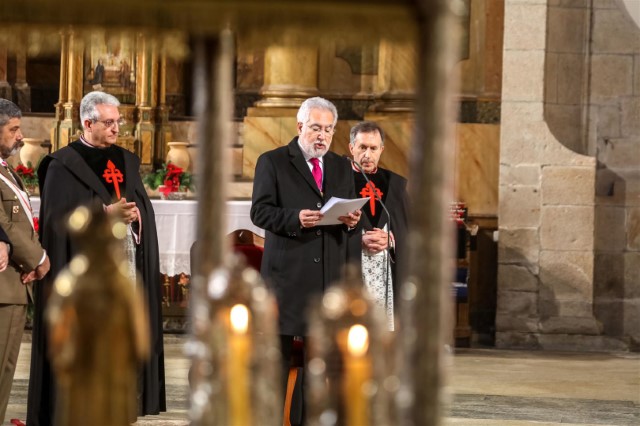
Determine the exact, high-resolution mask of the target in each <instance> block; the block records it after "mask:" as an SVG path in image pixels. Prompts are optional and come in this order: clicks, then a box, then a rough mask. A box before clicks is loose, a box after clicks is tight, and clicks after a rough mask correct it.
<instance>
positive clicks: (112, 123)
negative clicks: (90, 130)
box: [93, 118, 127, 129]
mask: <svg viewBox="0 0 640 426" xmlns="http://www.w3.org/2000/svg"><path fill="white" fill-rule="evenodd" d="M93 122H94V123H96V122H100V123H102V124H104V127H106V128H107V129H110V128H112V127H113V126H115V125H116V124H117V125H118V127H121V126H124V125H125V124H127V122H126V121H125V119H124V118H119V119H117V120H94V121H93Z"/></svg>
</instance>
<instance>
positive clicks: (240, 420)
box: [227, 305, 251, 426]
mask: <svg viewBox="0 0 640 426" xmlns="http://www.w3.org/2000/svg"><path fill="white" fill-rule="evenodd" d="M229 319H230V322H231V332H230V333H229V352H228V354H227V366H228V370H227V373H228V377H227V398H228V399H227V401H228V407H229V409H228V416H229V418H228V421H229V425H231V426H246V425H250V424H251V402H250V398H251V393H250V391H249V385H250V383H249V362H250V360H251V340H250V338H249V335H248V333H247V331H248V329H249V310H248V309H247V307H246V306H244V305H234V306H233V308H231V311H230V312H229Z"/></svg>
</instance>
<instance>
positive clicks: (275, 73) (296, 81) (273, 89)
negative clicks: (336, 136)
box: [256, 46, 318, 108]
mask: <svg viewBox="0 0 640 426" xmlns="http://www.w3.org/2000/svg"><path fill="white" fill-rule="evenodd" d="M317 75H318V49H317V48H316V47H309V46H296V47H290V46H270V47H268V48H267V50H266V52H265V58H264V86H262V89H261V90H260V95H261V96H262V97H263V99H262V100H260V101H258V102H257V103H256V106H257V107H263V108H265V107H277V108H298V107H299V106H300V104H301V103H302V101H304V100H305V99H306V98H309V97H311V96H316V95H317V94H318V77H317Z"/></svg>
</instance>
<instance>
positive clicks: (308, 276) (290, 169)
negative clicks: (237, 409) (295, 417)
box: [251, 97, 360, 389]
mask: <svg viewBox="0 0 640 426" xmlns="http://www.w3.org/2000/svg"><path fill="white" fill-rule="evenodd" d="M297 120H298V123H297V129H298V136H297V137H295V138H293V140H292V141H291V142H290V143H289V144H288V145H287V146H283V147H280V148H276V149H274V150H272V151H269V152H266V153H264V154H262V155H261V156H260V158H258V162H257V164H256V171H255V179H254V181H253V182H254V183H253V199H252V205H251V220H252V221H253V223H254V224H255V225H256V226H258V227H260V228H263V229H264V230H265V231H266V239H265V246H264V255H263V258H262V266H261V274H262V276H263V278H264V279H265V281H266V282H267V285H268V286H269V287H270V288H271V289H272V290H273V292H274V294H275V296H276V299H277V302H278V310H279V327H280V335H281V346H282V356H283V368H284V371H283V373H284V374H283V386H284V388H285V389H286V383H287V372H288V370H289V365H290V362H291V355H292V347H293V341H294V336H305V335H306V334H307V307H308V303H309V301H310V300H311V299H312V298H313V297H314V296H318V295H321V294H322V293H323V292H324V291H325V289H326V288H327V287H328V286H329V285H330V284H331V283H332V282H334V281H336V280H337V279H339V278H340V273H341V272H342V269H343V266H344V264H345V263H346V261H347V242H348V235H349V233H352V232H354V228H355V227H356V225H357V223H358V221H359V219H360V210H355V211H353V212H350V213H349V214H348V215H346V216H341V217H340V218H339V219H340V222H341V223H340V224H339V225H328V226H317V225H318V222H319V221H320V220H321V219H322V217H323V215H322V213H320V209H321V208H322V206H323V205H324V204H325V202H326V201H327V200H329V199H330V198H331V197H333V196H336V197H340V198H347V199H353V198H355V189H354V188H355V187H354V180H353V173H352V172H351V164H350V163H349V161H348V160H347V159H345V158H343V157H340V156H339V155H337V154H335V153H333V152H329V146H330V145H331V139H332V137H333V133H334V129H335V125H336V122H337V120H338V113H337V110H336V107H335V106H334V105H333V104H332V103H331V102H329V101H327V100H326V99H323V98H318V97H316V98H310V99H307V100H306V101H304V102H303V103H302V105H301V106H300V109H299V110H298V114H297Z"/></svg>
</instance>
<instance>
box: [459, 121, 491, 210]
mask: <svg viewBox="0 0 640 426" xmlns="http://www.w3.org/2000/svg"><path fill="white" fill-rule="evenodd" d="M499 155H500V126H498V125H495V124H457V125H456V162H455V168H456V173H455V194H456V200H458V201H463V202H465V203H466V204H467V207H468V208H469V214H470V215H491V216H497V214H498V177H499V166H500V158H499Z"/></svg>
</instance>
